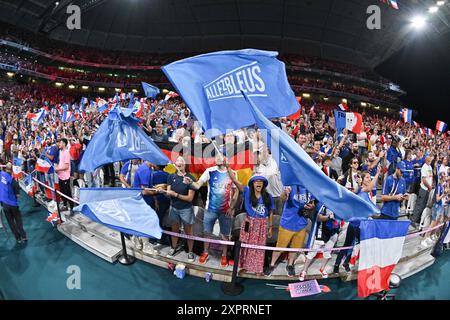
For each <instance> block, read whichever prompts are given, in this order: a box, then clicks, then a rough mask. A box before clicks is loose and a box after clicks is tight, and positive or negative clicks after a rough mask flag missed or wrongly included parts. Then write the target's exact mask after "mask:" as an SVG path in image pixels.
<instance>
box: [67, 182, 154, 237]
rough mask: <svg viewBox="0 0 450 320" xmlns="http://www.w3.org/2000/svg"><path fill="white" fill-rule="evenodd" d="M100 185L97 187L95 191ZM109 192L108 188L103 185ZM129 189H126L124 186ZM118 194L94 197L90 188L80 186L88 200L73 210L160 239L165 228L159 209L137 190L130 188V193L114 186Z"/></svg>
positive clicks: (114, 227) (119, 228)
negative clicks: (163, 227) (120, 190)
mask: <svg viewBox="0 0 450 320" xmlns="http://www.w3.org/2000/svg"><path fill="white" fill-rule="evenodd" d="M97 190H98V189H94V190H93V192H94V194H95V195H98V193H97V192H96V191H97ZM103 190H104V191H106V192H107V193H108V189H103ZM124 190H127V189H124ZM113 191H114V194H115V197H112V196H111V195H112V194H113V193H109V195H110V197H107V198H105V199H102V200H94V199H93V198H95V197H91V196H89V195H88V194H89V193H91V190H90V189H89V188H83V189H81V190H80V197H81V198H82V199H86V200H88V199H89V201H87V202H83V201H81V204H80V205H79V206H77V207H75V208H74V209H73V210H74V211H75V212H81V213H82V214H84V215H85V216H87V217H88V218H90V219H91V220H93V221H95V222H97V223H100V224H103V225H105V226H107V227H108V228H111V229H114V230H117V231H120V232H123V233H126V234H131V235H135V236H138V237H151V238H157V239H161V235H162V230H161V227H160V225H159V218H158V215H157V214H156V212H155V211H154V210H153V209H152V208H151V207H150V206H149V205H147V203H146V202H145V200H144V199H143V197H142V194H141V193H140V192H139V191H136V190H130V191H131V193H132V194H130V192H128V195H126V194H123V193H121V192H116V191H117V190H113Z"/></svg>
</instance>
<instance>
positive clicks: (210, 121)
mask: <svg viewBox="0 0 450 320" xmlns="http://www.w3.org/2000/svg"><path fill="white" fill-rule="evenodd" d="M277 55H278V52H273V51H262V50H255V49H245V50H237V51H220V52H213V53H208V54H203V55H199V56H195V57H191V58H187V59H183V60H179V61H175V62H173V63H171V64H168V65H166V66H163V67H162V70H163V72H164V73H165V75H166V76H167V77H168V79H169V80H170V82H171V83H172V84H173V85H174V87H175V89H176V91H177V92H178V93H180V95H181V97H182V98H183V100H184V101H185V102H186V104H187V105H188V106H189V108H190V109H191V111H192V112H193V113H194V115H195V117H196V118H197V119H198V120H199V121H200V122H201V124H202V127H203V129H204V130H205V131H206V130H210V129H217V131H214V132H206V134H207V135H208V136H210V137H211V136H215V135H218V134H220V133H226V131H227V130H229V129H231V130H235V129H239V128H243V127H247V126H250V125H253V124H255V119H254V117H253V114H252V113H251V111H250V109H249V107H248V106H247V104H246V103H244V99H243V97H242V94H241V91H244V92H245V93H247V95H248V96H249V97H251V98H252V99H253V100H254V101H255V103H257V104H258V106H259V107H260V110H261V112H262V113H263V114H264V115H265V116H266V117H267V118H276V117H284V116H289V115H291V114H294V113H295V112H296V111H297V109H298V102H297V100H296V99H295V95H294V92H293V91H292V89H291V87H290V86H289V83H288V81H287V76H286V69H285V65H284V63H283V62H281V61H279V60H278V59H277V58H276V57H277Z"/></svg>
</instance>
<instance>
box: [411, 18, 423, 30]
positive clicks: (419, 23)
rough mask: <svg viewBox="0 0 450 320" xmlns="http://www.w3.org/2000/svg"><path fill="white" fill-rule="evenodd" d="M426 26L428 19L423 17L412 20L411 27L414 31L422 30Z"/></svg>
mask: <svg viewBox="0 0 450 320" xmlns="http://www.w3.org/2000/svg"><path fill="white" fill-rule="evenodd" d="M425 24H426V19H425V17H422V16H415V17H414V18H412V20H411V25H412V27H413V28H414V29H417V30H419V29H422V28H423V27H424V26H425Z"/></svg>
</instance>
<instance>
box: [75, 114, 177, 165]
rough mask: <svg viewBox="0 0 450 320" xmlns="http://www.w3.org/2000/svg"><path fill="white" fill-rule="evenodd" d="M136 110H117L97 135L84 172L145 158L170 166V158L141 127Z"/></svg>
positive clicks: (87, 152) (88, 150) (85, 158)
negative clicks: (135, 114)
mask: <svg viewBox="0 0 450 320" xmlns="http://www.w3.org/2000/svg"><path fill="white" fill-rule="evenodd" d="M133 111H134V110H133V109H127V108H120V107H116V108H114V109H113V110H111V111H110V112H109V113H108V116H107V117H106V119H105V120H104V121H103V123H102V124H101V125H100V127H99V128H98V130H97V131H96V132H95V134H94V137H93V138H92V140H91V141H90V142H89V144H88V146H87V148H86V150H85V152H84V153H83V156H82V158H81V162H80V170H81V171H87V172H92V171H94V170H95V169H97V168H98V167H101V166H103V165H105V164H108V163H113V162H118V161H124V160H130V159H143V160H147V161H150V162H151V163H154V164H157V165H165V164H168V163H169V158H167V156H166V155H165V154H164V153H163V152H162V151H161V149H159V148H158V147H157V146H156V144H155V143H154V142H153V140H152V139H150V137H149V136H147V134H145V132H144V131H143V130H142V129H141V128H140V127H138V126H137V123H138V122H139V120H138V119H136V118H134V116H133Z"/></svg>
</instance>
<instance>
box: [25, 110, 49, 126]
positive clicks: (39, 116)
mask: <svg viewBox="0 0 450 320" xmlns="http://www.w3.org/2000/svg"><path fill="white" fill-rule="evenodd" d="M44 117H45V110H43V109H41V111H39V112H38V113H31V112H28V113H27V119H29V120H31V121H33V122H35V123H37V124H39V123H41V122H42V121H43V120H44Z"/></svg>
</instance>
